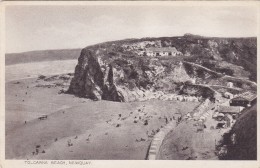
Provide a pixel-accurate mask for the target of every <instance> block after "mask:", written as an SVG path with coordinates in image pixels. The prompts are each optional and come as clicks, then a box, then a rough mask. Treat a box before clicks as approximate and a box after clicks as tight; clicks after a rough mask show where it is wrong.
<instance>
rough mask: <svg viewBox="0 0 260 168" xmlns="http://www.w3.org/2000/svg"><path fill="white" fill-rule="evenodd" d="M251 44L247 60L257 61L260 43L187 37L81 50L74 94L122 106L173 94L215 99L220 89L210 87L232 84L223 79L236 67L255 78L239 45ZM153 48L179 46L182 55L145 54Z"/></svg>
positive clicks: (114, 42) (167, 97) (115, 42)
mask: <svg viewBox="0 0 260 168" xmlns="http://www.w3.org/2000/svg"><path fill="white" fill-rule="evenodd" d="M197 38H200V39H197ZM248 41H250V42H251V43H252V45H251V46H250V47H249V48H250V50H247V51H248V52H247V57H253V58H254V57H255V55H254V53H255V52H254V51H255V45H254V39H245V40H244V39H214V38H212V39H210V38H201V37H192V36H184V37H181V38H179V37H178V38H177V37H169V38H144V39H128V40H122V41H113V42H106V43H101V44H97V45H93V46H88V47H86V48H84V49H82V51H81V54H80V57H79V58H78V64H77V66H76V68H75V76H74V78H73V79H72V81H71V84H70V87H69V90H68V92H69V93H72V94H75V95H77V96H80V97H86V98H90V99H93V100H101V99H103V100H112V101H119V102H128V101H142V100H148V99H153V98H154V99H165V100H167V99H172V94H175V95H177V94H185V95H190V96H196V97H200V96H202V97H204V98H210V97H212V96H213V95H214V92H215V91H214V90H212V89H209V86H208V85H226V83H227V81H228V80H224V79H222V78H223V76H224V77H225V75H226V74H225V73H223V72H228V73H229V74H230V75H233V72H234V70H232V68H234V69H241V73H234V74H243V75H244V76H243V77H244V78H248V77H249V75H253V73H251V74H250V73H249V72H247V71H246V70H243V68H241V66H240V65H239V63H240V62H238V61H237V60H240V55H239V52H237V51H238V50H237V48H238V45H237V44H240V45H239V47H240V48H243V49H246V48H248V45H247V42H248ZM235 43H236V45H235ZM230 45H234V46H233V48H227V47H228V46H230ZM149 47H176V49H177V51H178V52H179V51H180V52H182V55H181V56H178V57H174V56H168V57H150V56H146V54H145V50H146V49H147V48H149ZM224 48H225V52H223V51H222V50H224ZM226 50H227V51H226ZM243 51H244V50H243ZM187 53H189V54H187ZM227 53H236V54H235V55H236V58H234V59H233V57H232V59H231V57H227ZM202 60H203V61H202ZM228 61H229V62H228ZM227 64H229V65H233V66H228V68H231V69H228V68H227V66H226V65H227ZM224 65H225V66H224ZM222 71H223V72H222ZM252 71H255V70H254V69H253V70H252ZM236 78H237V77H235V79H236ZM220 79H221V80H220ZM241 82H242V83H243V81H241ZM201 84H202V85H201ZM189 86H192V87H189ZM236 87H240V85H238V86H236ZM242 89H243V88H242ZM211 91H213V92H212V93H209V92H211Z"/></svg>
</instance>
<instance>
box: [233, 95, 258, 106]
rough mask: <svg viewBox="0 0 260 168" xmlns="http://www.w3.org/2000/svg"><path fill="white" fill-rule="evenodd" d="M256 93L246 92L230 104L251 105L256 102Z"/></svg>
mask: <svg viewBox="0 0 260 168" xmlns="http://www.w3.org/2000/svg"><path fill="white" fill-rule="evenodd" d="M256 98H257V96H256V94H254V93H251V92H244V93H242V94H240V95H238V96H236V97H235V98H233V99H231V100H230V101H229V104H230V106H243V107H250V106H252V105H253V104H255V103H256Z"/></svg>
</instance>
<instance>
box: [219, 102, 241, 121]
mask: <svg viewBox="0 0 260 168" xmlns="http://www.w3.org/2000/svg"><path fill="white" fill-rule="evenodd" d="M242 110H243V108H241V107H238V106H221V105H220V106H218V108H217V111H218V113H220V114H221V113H222V114H224V115H231V116H233V117H234V118H236V117H237V116H238V115H239V114H240V113H241V111H242ZM223 117H224V116H223Z"/></svg>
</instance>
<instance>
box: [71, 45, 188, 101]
mask: <svg viewBox="0 0 260 168" xmlns="http://www.w3.org/2000/svg"><path fill="white" fill-rule="evenodd" d="M110 54H111V53H110ZM108 55H109V54H108ZM107 58H108V57H107V55H106V54H104V53H101V51H100V50H92V49H89V48H85V49H83V50H82V52H81V54H80V57H79V59H78V65H77V66H76V68H75V76H74V78H73V79H72V81H71V84H70V88H69V90H68V92H69V93H73V94H76V95H78V96H81V97H86V98H90V99H94V100H101V99H104V100H112V101H121V102H124V101H138V100H146V99H150V98H155V97H156V96H157V97H158V95H159V94H161V95H162V93H161V92H158V91H162V90H163V89H165V88H166V92H168V93H169V90H171V89H173V88H175V86H174V87H173V86H172V85H174V81H178V82H185V81H187V80H189V79H190V77H189V76H188V75H187V74H186V71H185V69H184V67H183V66H182V65H181V64H180V65H179V64H176V65H174V67H172V68H171V71H169V70H168V71H167V70H166V69H167V68H166V67H165V66H163V65H162V62H160V61H158V60H152V59H151V58H144V59H142V58H132V59H126V58H122V56H121V55H113V56H112V57H111V58H109V59H107ZM171 82H172V83H171ZM166 85H167V86H166ZM172 87H173V88H172ZM167 89H168V90H167Z"/></svg>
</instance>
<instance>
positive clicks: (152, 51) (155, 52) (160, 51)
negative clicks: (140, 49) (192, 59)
mask: <svg viewBox="0 0 260 168" xmlns="http://www.w3.org/2000/svg"><path fill="white" fill-rule="evenodd" d="M145 54H146V55H147V56H150V57H155V56H177V55H182V53H181V52H179V51H177V50H176V48H175V47H161V48H156V47H151V48H147V49H146V52H145Z"/></svg>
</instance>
